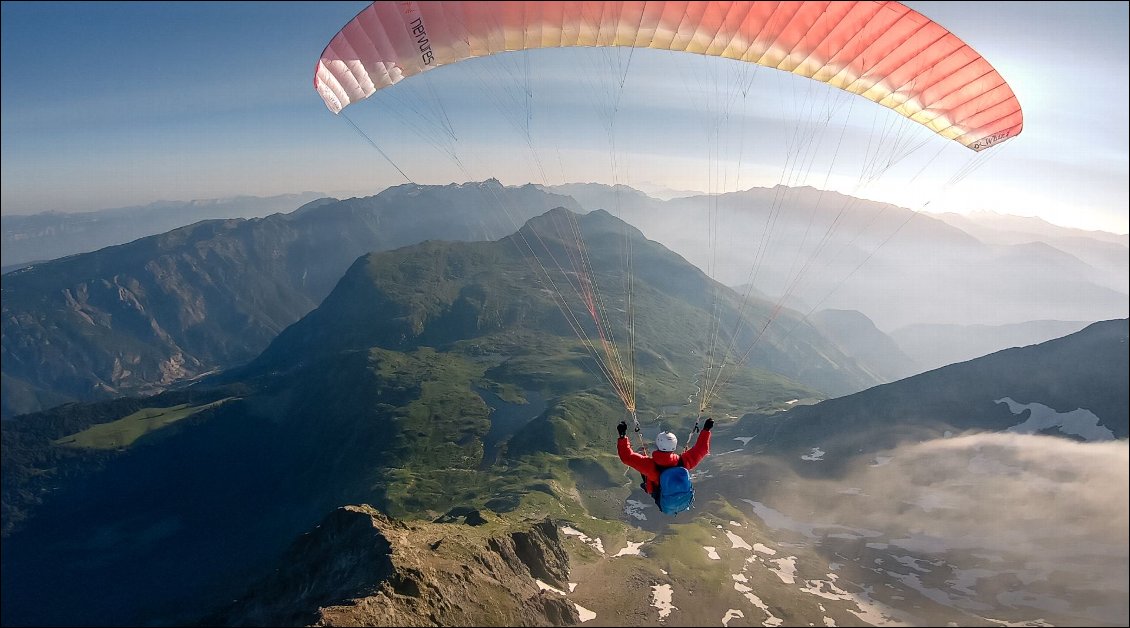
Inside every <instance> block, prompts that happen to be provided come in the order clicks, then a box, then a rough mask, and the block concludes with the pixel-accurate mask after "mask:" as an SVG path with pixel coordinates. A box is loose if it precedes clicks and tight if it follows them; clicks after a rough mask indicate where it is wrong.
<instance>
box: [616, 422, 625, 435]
mask: <svg viewBox="0 0 1130 628" xmlns="http://www.w3.org/2000/svg"><path fill="white" fill-rule="evenodd" d="M616 431H617V432H619V433H620V436H621V437H623V436H625V435H627V434H628V424H627V423H625V422H623V421H620V425H617V426H616Z"/></svg>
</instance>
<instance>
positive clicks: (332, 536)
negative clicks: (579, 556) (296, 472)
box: [201, 505, 579, 626]
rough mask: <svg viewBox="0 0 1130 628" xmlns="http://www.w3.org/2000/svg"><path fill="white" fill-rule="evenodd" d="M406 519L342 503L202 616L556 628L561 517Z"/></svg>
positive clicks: (216, 621) (568, 611)
mask: <svg viewBox="0 0 1130 628" xmlns="http://www.w3.org/2000/svg"><path fill="white" fill-rule="evenodd" d="M478 517H479V518H482V519H483V520H485V523H483V524H480V525H476V526H471V525H466V524H463V523H427V522H411V523H408V522H402V521H397V520H394V519H391V518H389V517H387V516H385V515H383V514H381V513H380V512H378V511H377V510H376V509H374V508H373V507H371V506H367V505H361V506H345V507H343V508H339V509H337V510H336V511H334V512H333V513H331V514H330V515H329V516H328V517H327V518H326V519H325V520H324V521H323V522H322V523H321V524H320V525H318V526H317V527H316V528H315V529H314V530H313V531H311V532H309V533H307V534H305V535H303V536H302V537H301V538H299V539H298V540H297V541H295V542H294V544H293V545H292V546H291V548H290V549H289V550H288V551H287V552H286V554H285V555H284V557H283V559H282V561H281V566H280V567H278V568H277V569H276V570H275V572H274V573H273V574H271V575H270V576H268V577H266V578H265V579H263V580H262V581H260V582H259V583H258V584H256V585H254V586H253V587H252V588H251V589H250V590H249V592H248V593H247V595H245V596H243V597H242V598H240V599H238V600H236V601H235V602H234V603H233V604H231V605H229V606H228V607H227V608H225V609H223V610H221V611H220V612H218V613H215V614H213V615H211V616H209V617H207V618H205V619H204V620H203V621H202V622H201V624H202V625H233V626H284V625H285V626H297V625H316V626H359V625H364V626H550V625H553V626H562V625H573V624H576V623H578V622H579V617H578V615H577V609H576V607H575V605H573V604H571V603H570V602H568V601H567V600H566V599H564V598H562V597H561V596H559V595H556V594H554V593H547V592H545V591H543V590H542V588H541V587H539V586H538V583H537V581H538V580H541V581H542V582H545V583H547V584H550V585H552V586H554V587H556V588H566V587H567V583H566V579H567V577H568V573H569V562H568V561H569V559H568V555H567V554H566V552H565V549H564V547H562V544H561V539H560V537H559V534H558V528H557V524H556V523H555V522H553V521H552V520H549V519H546V520H543V521H541V522H536V523H532V524H531V523H528V522H527V523H524V524H520V525H519V524H512V523H509V522H506V521H503V520H501V519H498V518H496V517H494V516H492V515H489V514H486V515H484V514H482V513H479V514H478Z"/></svg>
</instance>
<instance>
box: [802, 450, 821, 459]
mask: <svg viewBox="0 0 1130 628" xmlns="http://www.w3.org/2000/svg"><path fill="white" fill-rule="evenodd" d="M800 459H801V460H809V461H815V460H823V459H824V450H822V449H820V448H819V447H813V448H812V451H811V452H809V453H807V454H805V455H803V456H801V457H800Z"/></svg>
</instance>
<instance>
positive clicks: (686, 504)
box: [659, 465, 694, 515]
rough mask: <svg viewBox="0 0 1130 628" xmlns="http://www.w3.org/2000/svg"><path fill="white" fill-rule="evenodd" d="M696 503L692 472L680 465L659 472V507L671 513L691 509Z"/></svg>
mask: <svg viewBox="0 0 1130 628" xmlns="http://www.w3.org/2000/svg"><path fill="white" fill-rule="evenodd" d="M693 505H694V487H693V486H691V474H690V472H689V471H687V469H686V467H684V466H682V465H679V466H677V467H670V468H668V469H665V470H664V471H663V473H660V474H659V509H660V510H662V511H663V512H665V513H667V514H669V515H675V514H678V513H680V512H683V511H684V510H690V508H691V506H693Z"/></svg>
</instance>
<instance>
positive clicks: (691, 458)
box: [616, 431, 710, 495]
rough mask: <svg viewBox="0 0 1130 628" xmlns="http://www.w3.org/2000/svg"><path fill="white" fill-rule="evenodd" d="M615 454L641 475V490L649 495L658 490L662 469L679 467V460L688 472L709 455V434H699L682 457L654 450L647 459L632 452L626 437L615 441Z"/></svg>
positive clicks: (630, 443)
mask: <svg viewBox="0 0 1130 628" xmlns="http://www.w3.org/2000/svg"><path fill="white" fill-rule="evenodd" d="M616 453H618V454H620V462H623V463H624V464H626V465H628V466H629V467H631V468H633V469H635V470H636V471H639V472H640V473H641V474H642V475H643V490H644V491H645V492H646V493H647V494H648V495H651V494H653V493H655V491H656V489H658V488H659V473H660V471H662V470H663V469H666V468H667V467H677V466H679V460H680V459H682V462H683V466H684V467H686V469H687V470H688V471H690V470H691V469H693V468H695V467H697V466H698V463H700V462H702V459H703V458H705V457H706V456H707V454H709V453H710V432H707V431H703V432H699V433H698V439H697V440H695V442H694V447H691V448H690V449H688V450H687V451H686V452H685V453H683V455H682V456H679V454H676V453H674V452H670V451H658V450H656V451H655V452H653V453H652V454H651V457H650V458H649V457H647V456H645V455H643V454H638V453H636V452H634V451H632V442H631V441H630V440H628V437H627V436H621V437H620V438H619V439H618V440H617V441H616Z"/></svg>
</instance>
